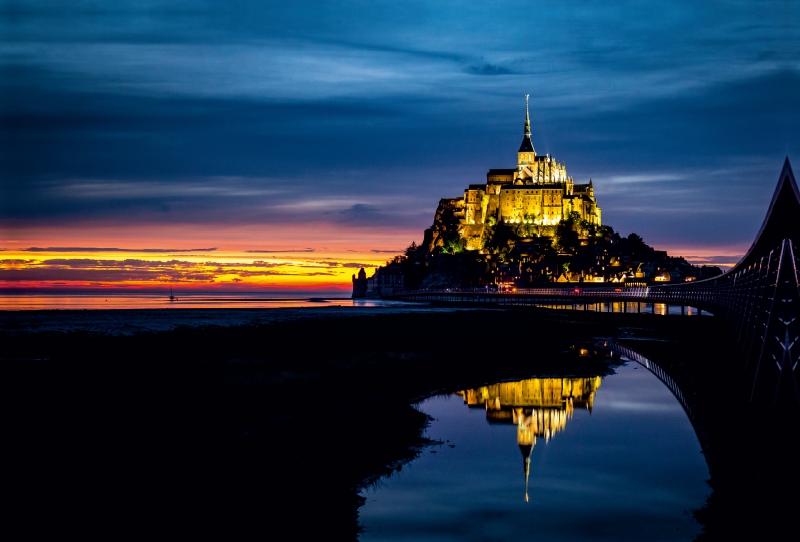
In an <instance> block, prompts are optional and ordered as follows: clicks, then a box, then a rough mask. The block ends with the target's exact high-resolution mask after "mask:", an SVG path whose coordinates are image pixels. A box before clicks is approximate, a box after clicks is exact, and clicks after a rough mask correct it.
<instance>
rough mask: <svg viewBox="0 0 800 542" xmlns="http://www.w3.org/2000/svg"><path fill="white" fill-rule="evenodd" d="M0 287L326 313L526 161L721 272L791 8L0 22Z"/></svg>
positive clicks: (303, 7) (799, 141)
mask: <svg viewBox="0 0 800 542" xmlns="http://www.w3.org/2000/svg"><path fill="white" fill-rule="evenodd" d="M0 70H2V74H3V75H2V77H0V96H1V97H2V98H1V101H0V116H1V117H2V120H1V121H0V134H1V135H0V138H2V144H0V289H5V290H9V289H19V288H46V289H58V288H111V287H114V288H123V287H124V288H131V289H136V288H145V287H161V286H165V285H169V284H172V285H175V286H176V287H177V288H180V287H189V286H191V287H195V288H198V287H200V288H208V289H228V290H236V289H244V290H265V291H270V290H276V289H292V288H306V289H309V288H311V289H342V290H343V291H345V290H347V289H348V288H349V281H350V276H351V275H352V273H353V272H355V271H357V269H358V268H359V267H362V266H365V267H367V268H368V269H369V268H370V267H374V266H376V265H380V264H381V263H382V262H385V261H386V260H387V259H389V258H391V257H392V256H394V255H395V254H397V253H399V252H401V251H402V250H403V249H404V248H405V247H406V246H407V245H409V244H410V243H411V242H412V241H416V242H417V243H419V242H420V241H421V240H422V235H423V231H424V229H425V228H427V227H430V225H431V223H432V221H433V216H434V212H435V210H436V206H437V204H438V202H439V199H441V198H452V197H459V196H460V195H462V194H463V190H464V188H466V186H467V185H469V184H475V183H480V182H484V179H485V174H486V172H487V171H488V169H490V168H503V167H514V165H515V163H516V162H515V161H516V150H517V147H518V146H519V142H520V141H521V138H522V129H523V121H524V107H525V103H524V101H525V99H524V95H525V94H530V96H531V98H530V99H531V128H532V140H533V143H534V146H535V147H536V150H537V152H538V153H539V154H545V153H549V154H551V155H553V156H554V157H555V158H556V159H557V160H559V161H561V162H564V163H565V164H566V167H567V173H568V174H569V175H571V176H572V177H574V179H575V182H587V181H588V179H589V178H591V179H592V180H593V182H594V186H595V194H596V196H597V199H598V203H599V205H600V206H601V207H602V209H603V222H604V223H605V224H608V225H611V226H612V227H613V228H614V229H615V230H617V231H619V232H620V233H621V234H623V235H627V234H629V233H631V232H636V233H638V234H639V235H641V236H642V237H643V238H644V239H645V241H646V242H648V243H649V244H650V245H652V246H654V247H656V248H658V249H662V250H669V252H670V254H673V255H681V256H684V257H686V258H687V259H689V260H690V261H694V262H697V263H717V264H728V263H735V262H736V261H737V260H738V259H739V257H740V256H741V255H743V254H744V252H745V251H746V250H747V248H748V246H749V245H750V243H751V242H752V240H753V239H754V237H755V234H756V232H757V230H758V228H759V226H760V224H761V221H762V220H763V218H764V214H765V212H766V209H767V207H768V205H769V200H770V198H771V196H772V191H773V190H774V187H775V184H776V183H777V180H778V174H779V173H780V170H781V167H782V165H783V160H784V159H785V158H786V157H787V156H788V157H789V159H790V161H793V163H800V130H798V128H797V127H798V126H800V100H798V99H797V97H798V96H800V3H797V2H791V1H731V2H717V1H713V0H709V1H705V2H696V1H665V2H658V3H656V2H651V1H647V0H642V1H638V0H632V1H621V2H612V1H604V2H596V1H588V0H580V1H565V2H557V3H554V2H532V1H526V2H517V1H495V2H471V1H467V0H459V1H434V0H430V1H425V2H416V1H413V0H412V1H406V2H394V1H393V2H383V1H363V2H362V1H351V2H346V1H345V2H343V1H317V0H308V1H306V2H302V3H299V4H297V5H288V3H284V2H280V3H279V2H270V1H255V0H253V1H249V0H229V1H226V2H203V1H199V0H192V1H188V0H187V1H182V0H174V1H169V0H167V1H158V2H156V1H152V2H151V1H147V0H122V1H114V0H104V1H81V0H71V1H70V2H63V1H58V0H53V1H44V0H43V1H19V0H12V1H9V0H0Z"/></svg>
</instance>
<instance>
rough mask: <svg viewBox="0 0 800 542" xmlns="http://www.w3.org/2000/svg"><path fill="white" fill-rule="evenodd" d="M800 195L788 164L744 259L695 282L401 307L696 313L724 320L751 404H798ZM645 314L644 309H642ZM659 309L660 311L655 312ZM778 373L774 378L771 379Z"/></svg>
mask: <svg viewBox="0 0 800 542" xmlns="http://www.w3.org/2000/svg"><path fill="white" fill-rule="evenodd" d="M798 247H800V190H798V187H797V182H796V181H795V178H794V174H793V172H792V168H791V166H790V164H789V159H788V158H787V159H786V161H785V162H784V165H783V169H782V171H781V174H780V177H779V178H778V184H777V186H776V188H775V193H774V195H773V197H772V201H771V202H770V205H769V209H768V211H767V214H766V217H765V218H764V222H763V224H762V226H761V229H760V230H759V231H758V234H757V235H756V238H755V240H754V241H753V244H752V246H751V247H750V249H749V250H748V251H747V254H746V255H745V256H744V258H742V260H741V261H740V262H739V263H738V264H737V265H736V266H735V267H733V268H732V269H731V270H729V271H728V272H726V273H724V274H723V275H720V276H717V277H713V278H710V279H705V280H699V281H695V282H684V283H670V284H663V285H662V284H659V285H653V286H646V287H613V286H612V287H605V286H604V287H594V286H586V287H584V286H579V287H571V288H532V289H518V290H516V291H507V292H488V291H487V292H482V291H457V290H448V291H411V292H404V293H402V294H397V295H393V296H390V297H388V298H389V299H396V300H402V301H416V302H440V303H469V304H478V305H484V306H487V305H495V306H526V305H527V306H536V305H539V306H541V305H549V306H560V305H561V306H565V308H573V309H578V310H580V309H581V308H583V309H584V310H598V307H609V304H613V303H619V304H621V307H622V312H655V310H656V307H657V306H658V305H659V304H660V305H662V306H664V307H667V306H669V305H672V306H678V307H681V310H682V311H683V310H686V307H693V308H696V309H697V311H698V314H702V311H707V312H710V313H712V314H714V315H715V316H717V317H720V318H723V319H724V320H725V321H726V322H727V324H728V326H729V327H730V328H731V330H732V332H733V334H734V335H735V337H736V340H737V341H738V342H739V345H740V346H741V348H742V350H743V352H744V355H745V359H746V367H745V369H746V370H747V373H748V374H749V376H750V378H751V379H752V384H751V386H750V388H751V389H750V396H751V400H752V399H753V396H754V394H755V393H756V390H757V387H759V386H757V385H758V383H759V381H760V380H764V379H765V378H766V377H765V376H764V375H765V371H767V370H768V371H769V375H771V376H770V377H769V378H766V380H768V381H769V382H768V383H766V384H765V385H766V387H767V388H770V389H773V390H774V392H773V397H772V400H773V404H774V401H775V400H776V399H777V396H778V391H779V390H780V389H782V388H783V389H786V392H788V393H793V394H794V395H795V396H796V398H797V400H798V402H800V391H798V384H797V378H796V376H795V375H796V372H795V369H796V368H797V364H798V361H799V360H800V280H798V267H800V260H799V259H798V258H800V250H798ZM642 307H644V310H642ZM660 310H664V309H660ZM776 369H777V375H776Z"/></svg>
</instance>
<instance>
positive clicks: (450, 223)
mask: <svg viewBox="0 0 800 542" xmlns="http://www.w3.org/2000/svg"><path fill="white" fill-rule="evenodd" d="M463 218H464V200H463V199H462V198H452V199H441V200H439V206H438V207H437V208H436V215H435V216H434V218H433V225H432V226H431V227H430V228H428V229H427V230H425V237H424V238H423V240H422V246H423V247H424V248H425V249H426V250H427V252H428V253H429V254H430V253H433V252H435V251H436V249H437V248H440V247H443V246H445V245H446V244H447V242H448V241H453V240H457V239H459V238H460V237H461V232H460V228H461V227H462V220H463Z"/></svg>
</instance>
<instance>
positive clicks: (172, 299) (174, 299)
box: [169, 286, 178, 301]
mask: <svg viewBox="0 0 800 542" xmlns="http://www.w3.org/2000/svg"><path fill="white" fill-rule="evenodd" d="M169 300H170V301H177V300H178V298H177V297H175V296H174V295H172V286H170V287H169Z"/></svg>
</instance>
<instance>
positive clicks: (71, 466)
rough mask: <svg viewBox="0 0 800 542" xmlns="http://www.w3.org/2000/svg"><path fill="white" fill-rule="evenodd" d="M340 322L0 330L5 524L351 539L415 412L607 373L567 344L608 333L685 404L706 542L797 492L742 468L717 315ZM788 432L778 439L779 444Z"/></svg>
mask: <svg viewBox="0 0 800 542" xmlns="http://www.w3.org/2000/svg"><path fill="white" fill-rule="evenodd" d="M353 314H354V316H349V317H342V316H341V315H337V317H335V318H319V317H315V318H313V319H303V318H299V319H294V320H291V321H276V322H273V323H268V324H261V325H246V326H239V327H227V328H223V327H214V326H207V327H197V328H179V329H175V330H171V331H165V332H159V333H154V332H145V333H140V334H135V335H132V336H106V335H96V334H92V333H91V332H87V331H76V332H70V333H60V332H55V331H51V332H31V331H20V332H15V333H11V334H7V335H6V336H5V337H0V339H3V344H4V347H3V350H2V354H1V356H2V358H3V361H2V366H1V369H0V370H2V375H0V379H2V382H3V387H4V388H5V389H4V394H5V396H6V397H9V398H10V399H11V400H10V401H9V405H10V406H9V408H8V410H7V413H6V416H5V419H6V422H5V424H4V425H5V427H4V434H5V439H4V440H5V441H6V442H7V446H8V448H10V449H11V451H12V458H13V460H12V462H11V463H10V464H11V465H12V467H11V468H10V469H9V476H8V478H9V483H8V484H7V487H8V490H9V491H10V494H11V495H12V502H13V505H12V508H11V509H10V510H9V512H10V514H9V516H10V517H12V518H15V521H16V522H19V523H20V525H24V526H25V529H26V531H27V532H29V533H30V534H31V535H32V536H33V535H37V534H44V533H46V534H53V533H81V534H83V535H85V536H104V537H107V536H109V535H110V536H118V535H120V534H129V533H130V534H150V533H156V532H158V533H160V534H172V535H181V534H182V535H194V534H200V533H202V534H217V535H223V536H228V537H240V536H242V535H252V536H258V537H268V538H270V537H274V536H277V533H278V532H279V531H280V532H283V533H289V535H290V536H291V537H293V538H297V539H304V538H310V537H312V536H320V537H324V538H325V539H331V540H348V539H353V538H355V537H356V536H357V534H358V518H357V511H358V506H359V505H360V503H361V498H360V497H359V494H358V491H359V489H360V488H361V487H363V486H364V484H368V483H370V482H372V481H374V480H376V479H378V478H379V477H380V476H383V475H386V474H389V473H391V472H392V470H394V469H397V468H401V467H402V465H403V464H404V462H407V461H409V460H411V459H413V458H414V457H415V456H416V455H417V454H418V452H419V450H420V449H421V447H423V446H425V444H426V441H425V440H424V438H423V436H422V435H423V431H424V428H425V426H426V424H427V419H426V416H425V415H423V414H421V413H420V412H418V411H417V410H416V409H414V408H413V406H412V404H413V403H414V402H416V401H418V400H420V399H421V398H423V397H426V396H429V395H431V394H433V393H437V392H442V391H455V390H458V389H463V388H468V387H472V386H476V385H480V384H483V383H486V382H491V381H496V380H502V379H508V378H515V377H528V376H537V375H590V374H607V373H608V372H609V371H611V370H613V364H610V363H609V360H608V359H607V358H604V357H603V355H602V353H598V355H595V356H590V357H581V356H578V355H577V354H576V353H575V352H576V350H575V349H574V348H571V346H573V345H575V344H591V343H593V342H595V341H596V340H597V338H601V337H615V338H618V339H619V340H620V341H623V342H625V343H626V344H628V345H629V346H631V347H633V348H635V349H637V350H639V351H640V352H641V353H642V354H644V355H647V356H648V357H650V358H652V359H654V360H655V361H657V362H658V363H660V364H661V365H662V367H664V368H665V369H667V370H668V371H669V372H670V374H671V376H673V378H675V379H676V380H677V381H678V382H679V383H680V384H681V386H682V388H683V389H684V391H685V392H686V393H687V394H688V395H689V397H690V398H691V401H693V404H694V405H695V407H696V412H697V413H698V414H697V416H698V421H697V424H696V425H697V427H698V434H699V436H700V438H701V442H702V443H703V446H704V449H705V450H706V457H707V460H708V461H709V465H710V468H711V472H712V480H711V483H712V486H713V488H714V493H713V495H712V497H711V498H710V500H709V505H708V506H707V507H706V508H705V509H703V510H700V511H698V512H697V517H698V519H699V520H700V521H701V522H702V523H703V524H704V525H705V527H706V531H707V532H706V534H705V535H704V537H705V538H706V539H714V540H716V539H722V538H723V537H727V536H728V535H729V534H730V533H731V532H736V533H738V534H742V533H747V532H752V533H756V532H757V533H759V536H763V535H764V534H765V532H768V531H770V530H771V529H774V528H778V527H779V526H780V525H786V524H788V523H787V521H788V520H782V519H781V518H782V517H783V516H782V515H781V514H782V513H783V512H784V511H786V510H789V508H790V506H789V505H791V504H793V503H796V502H797V499H796V498H795V497H791V498H790V499H788V500H787V499H778V498H776V497H775V494H776V489H777V488H779V486H781V487H782V486H783V484H784V483H785V481H787V480H796V478H797V476H796V474H795V472H796V471H797V468H796V467H795V466H794V465H790V467H791V469H792V470H791V472H786V473H785V475H780V482H778V481H777V478H776V472H775V469H771V468H768V469H766V470H767V471H768V472H767V476H763V475H762V477H761V479H760V480H758V481H756V479H755V476H752V475H751V474H752V473H754V472H758V469H757V468H755V467H757V466H758V465H756V463H758V462H759V461H761V460H760V457H761V455H763V454H760V453H757V452H760V450H761V448H759V443H758V442H757V439H756V438H755V436H754V435H758V434H763V433H764V431H763V429H764V428H763V423H761V421H762V418H763V413H760V412H754V411H753V409H752V408H751V407H750V406H749V404H748V402H747V401H746V400H745V398H744V394H743V393H742V388H743V385H742V382H740V381H738V380H737V375H739V376H740V373H738V372H737V371H735V370H731V368H732V367H738V366H739V365H737V364H741V356H740V354H739V353H738V350H737V349H736V347H735V344H734V342H733V341H732V340H731V337H730V336H729V335H728V332H727V330H726V328H725V327H724V325H723V324H722V323H721V322H719V321H717V320H716V319H714V318H681V317H654V316H650V315H626V314H622V315H620V314H595V313H583V312H570V311H564V312H555V311H547V310H536V309H533V310H531V309H528V310H473V311H456V312H438V313H413V314H385V315H376V314H374V313H371V314H369V315H368V316H358V313H357V311H354V312H353ZM67 316H68V315H67ZM787 408H788V407H787ZM759 416H761V418H759ZM786 420H791V418H785V419H784V418H780V419H779V420H778V422H777V423H778V424H779V425H778V426H777V429H778V433H780V434H791V431H787V429H786V427H785V426H786V424H791V422H790V421H786ZM759 423H761V426H759ZM792 430H793V431H794V434H796V431H797V429H796V426H795V427H793V428H792ZM774 433H776V430H775V428H773V430H772V433H771V434H774ZM779 440H780V439H779ZM773 444H774V443H773ZM778 444H779V446H777V447H776V446H775V445H772V446H771V447H770V448H766V449H767V450H775V449H777V450H782V449H784V446H783V444H781V443H780V442H779V443H778ZM762 448H763V447H762ZM770 453H775V452H774V451H770ZM784 455H785V458H784V459H781V460H783V461H785V460H787V458H790V455H788V454H784ZM775 457H777V456H775ZM755 458H759V459H755ZM770 464H772V462H770ZM762 470H763V469H762ZM780 472H781V471H780V470H779V471H778V473H780ZM792 477H794V478H792ZM745 510H746V511H747V513H746V514H745V513H743V512H744V511H745ZM781 521H783V522H784V523H781Z"/></svg>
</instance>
